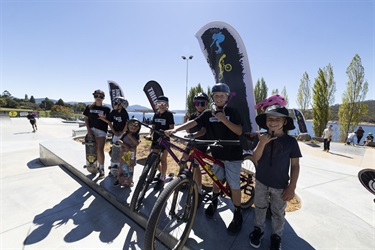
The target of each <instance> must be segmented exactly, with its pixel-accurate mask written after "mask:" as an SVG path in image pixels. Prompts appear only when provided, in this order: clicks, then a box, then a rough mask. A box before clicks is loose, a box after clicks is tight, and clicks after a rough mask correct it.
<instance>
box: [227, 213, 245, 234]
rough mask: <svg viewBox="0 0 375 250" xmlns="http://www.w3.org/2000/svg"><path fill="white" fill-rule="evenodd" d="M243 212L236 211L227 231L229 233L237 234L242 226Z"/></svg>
mask: <svg viewBox="0 0 375 250" xmlns="http://www.w3.org/2000/svg"><path fill="white" fill-rule="evenodd" d="M242 221H243V219H242V214H241V212H239V213H235V214H234V217H233V220H232V222H231V223H230V224H229V226H228V228H227V231H228V233H229V234H236V233H238V232H239V231H241V228H242Z"/></svg>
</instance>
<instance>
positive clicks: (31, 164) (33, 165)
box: [27, 158, 54, 169]
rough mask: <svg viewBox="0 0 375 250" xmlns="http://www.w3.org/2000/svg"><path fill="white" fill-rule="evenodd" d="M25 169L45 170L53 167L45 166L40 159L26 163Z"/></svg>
mask: <svg viewBox="0 0 375 250" xmlns="http://www.w3.org/2000/svg"><path fill="white" fill-rule="evenodd" d="M27 167H28V168H29V169H38V168H47V167H54V166H45V165H44V164H43V163H42V162H41V161H40V158H36V159H33V160H31V161H29V162H28V163H27Z"/></svg>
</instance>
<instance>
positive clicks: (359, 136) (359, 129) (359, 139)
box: [355, 127, 365, 145]
mask: <svg viewBox="0 0 375 250" xmlns="http://www.w3.org/2000/svg"><path fill="white" fill-rule="evenodd" d="M355 132H356V133H357V145H359V143H360V142H361V140H362V137H363V135H364V134H365V131H364V130H363V128H362V127H358V129H357V131H355Z"/></svg>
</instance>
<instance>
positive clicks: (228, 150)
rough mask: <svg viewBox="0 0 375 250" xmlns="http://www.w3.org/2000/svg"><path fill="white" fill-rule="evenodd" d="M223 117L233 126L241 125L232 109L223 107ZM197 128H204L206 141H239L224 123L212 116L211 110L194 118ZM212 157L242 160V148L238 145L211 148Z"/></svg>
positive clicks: (235, 111) (236, 112)
mask: <svg viewBox="0 0 375 250" xmlns="http://www.w3.org/2000/svg"><path fill="white" fill-rule="evenodd" d="M224 111H225V115H226V117H227V119H228V120H229V121H231V122H232V123H234V124H237V125H242V124H243V122H242V118H241V115H240V113H238V111H237V110H236V109H234V108H231V107H225V110H224ZM195 121H196V122H197V123H198V125H199V126H201V127H205V128H206V138H207V140H218V139H221V140H239V136H238V135H237V134H235V133H234V132H232V131H231V130H230V129H229V128H228V127H227V126H225V124H224V123H222V122H221V121H219V120H218V119H217V118H215V117H214V116H213V115H212V111H211V110H205V111H204V112H203V113H202V115H200V116H199V117H197V118H195ZM210 149H211V153H212V156H213V157H215V158H217V159H219V160H227V161H235V160H242V148H241V146H240V145H223V147H211V148H210Z"/></svg>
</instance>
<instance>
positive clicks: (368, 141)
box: [363, 132, 374, 146]
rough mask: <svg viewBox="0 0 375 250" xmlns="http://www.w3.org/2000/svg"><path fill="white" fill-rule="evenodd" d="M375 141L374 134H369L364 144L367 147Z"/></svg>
mask: <svg viewBox="0 0 375 250" xmlns="http://www.w3.org/2000/svg"><path fill="white" fill-rule="evenodd" d="M373 141H374V136H373V135H372V132H368V135H367V137H366V139H365V140H364V141H363V144H364V145H365V146H367V145H368V144H369V143H370V142H373Z"/></svg>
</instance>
